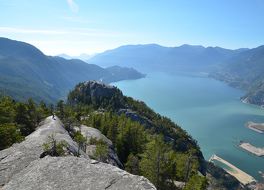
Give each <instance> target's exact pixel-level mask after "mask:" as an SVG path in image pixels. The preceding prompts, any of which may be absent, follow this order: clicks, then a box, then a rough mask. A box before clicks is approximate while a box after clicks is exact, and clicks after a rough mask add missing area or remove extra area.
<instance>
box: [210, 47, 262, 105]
mask: <svg viewBox="0 0 264 190" xmlns="http://www.w3.org/2000/svg"><path fill="white" fill-rule="evenodd" d="M211 76H212V77H214V78H216V79H218V80H222V81H225V82H227V83H228V84H229V85H231V86H233V87H236V88H240V89H243V90H245V91H246V95H245V96H244V97H242V100H243V101H245V102H247V103H251V104H256V105H264V46H260V47H257V48H254V49H250V50H248V51H245V52H243V53H239V54H238V55H236V56H234V57H232V58H231V59H229V60H228V61H227V62H225V63H223V64H221V65H219V66H218V68H217V69H215V70H214V72H212V73H211Z"/></svg>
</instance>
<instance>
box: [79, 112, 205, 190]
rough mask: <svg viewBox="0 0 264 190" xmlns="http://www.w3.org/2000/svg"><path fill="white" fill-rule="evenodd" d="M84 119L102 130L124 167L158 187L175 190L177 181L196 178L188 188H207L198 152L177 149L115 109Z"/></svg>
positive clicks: (188, 181)
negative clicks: (196, 153)
mask: <svg viewBox="0 0 264 190" xmlns="http://www.w3.org/2000/svg"><path fill="white" fill-rule="evenodd" d="M82 122H83V123H84V124H86V125H88V126H92V127H95V128H97V129H99V130H100V131H101V132H102V133H103V134H104V135H106V136H107V137H108V138H109V139H110V140H111V141H112V142H113V144H114V146H115V148H116V152H117V155H118V157H119V159H120V161H121V162H122V163H123V164H124V166H125V170H127V171H128V172H130V173H132V174H135V175H143V176H145V177H147V178H148V179H149V180H150V181H151V182H152V183H153V184H154V185H155V186H156V187H157V188H158V189H161V190H162V189H175V184H174V181H184V182H187V184H188V183H193V182H192V181H193V180H195V181H196V182H195V185H194V184H193V185H188V186H187V185H186V189H190V187H191V189H192V188H194V187H196V188H194V189H204V188H203V187H206V179H205V177H202V176H200V175H198V168H199V161H198V158H197V156H196V155H195V152H192V151H187V152H184V151H177V150H175V149H174V148H173V143H166V141H165V140H164V135H163V134H157V133H152V131H151V130H149V129H146V128H145V127H144V126H143V125H141V124H139V123H138V122H136V121H132V120H131V119H129V118H127V117H126V116H125V115H124V114H122V115H117V114H116V113H114V112H112V111H104V112H91V113H89V117H87V118H85V119H84V120H82ZM190 150H191V149H190Z"/></svg>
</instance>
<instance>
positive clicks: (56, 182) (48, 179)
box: [3, 156, 156, 190]
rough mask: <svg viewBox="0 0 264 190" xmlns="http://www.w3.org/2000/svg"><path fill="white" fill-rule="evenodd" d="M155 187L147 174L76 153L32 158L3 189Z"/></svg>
mask: <svg viewBox="0 0 264 190" xmlns="http://www.w3.org/2000/svg"><path fill="white" fill-rule="evenodd" d="M14 189H23V190H43V189H52V190H61V189H64V190H72V189H78V190H87V189H91V190H102V189H110V190H111V189H112V190H130V189H131V190H132V189H133V190H136V189H137V190H155V189H156V188H155V187H154V186H153V185H152V184H151V183H150V182H149V181H148V180H147V179H146V178H144V177H141V176H135V175H132V174H129V173H127V172H126V171H124V170H121V169H119V168H117V167H114V166H111V165H109V164H105V163H101V162H94V161H92V160H87V159H85V158H78V157H73V156H67V157H49V156H46V157H45V158H43V159H39V160H36V161H34V162H32V163H31V164H30V165H29V166H28V167H27V168H25V169H24V170H23V171H21V172H20V173H18V174H17V175H15V176H14V177H13V178H12V179H11V181H10V182H9V183H8V184H6V185H5V186H4V187H3V190H14Z"/></svg>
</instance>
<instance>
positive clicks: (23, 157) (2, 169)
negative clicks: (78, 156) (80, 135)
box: [0, 117, 88, 186]
mask: <svg viewBox="0 0 264 190" xmlns="http://www.w3.org/2000/svg"><path fill="white" fill-rule="evenodd" d="M51 135H53V136H54V138H55V139H56V141H58V142H59V141H62V140H63V141H64V142H66V143H67V147H68V150H67V152H68V154H70V155H71V154H75V153H76V152H77V150H78V148H77V144H76V143H75V142H74V141H73V140H72V139H71V137H70V136H69V134H68V132H67V131H66V130H65V129H64V128H63V124H62V123H61V121H60V120H59V118H57V117H56V118H55V119H52V117H48V118H46V119H45V120H44V121H43V122H42V123H41V126H40V127H39V128H37V130H36V131H35V132H33V133H32V134H30V135H29V136H27V137H26V139H25V140H24V141H23V142H21V143H19V144H14V145H13V146H12V147H10V148H8V149H5V150H2V151H0V186H1V185H4V184H6V183H7V182H8V181H9V180H10V178H11V177H12V176H13V175H14V174H16V173H18V172H20V171H21V170H23V169H24V168H25V167H27V166H28V165H29V164H30V163H31V162H32V161H34V160H37V159H39V157H40V155H41V154H42V153H43V152H44V150H43V144H44V143H46V142H47V141H48V140H49V137H50V136H51ZM83 156H84V157H85V156H86V155H85V154H83ZM86 157H87V158H88V156H86Z"/></svg>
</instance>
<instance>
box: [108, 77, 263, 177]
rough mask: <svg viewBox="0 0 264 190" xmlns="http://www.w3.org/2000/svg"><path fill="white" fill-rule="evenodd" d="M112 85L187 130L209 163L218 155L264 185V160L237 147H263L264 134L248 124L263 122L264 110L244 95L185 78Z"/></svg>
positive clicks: (201, 79)
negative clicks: (246, 144)
mask: <svg viewBox="0 0 264 190" xmlns="http://www.w3.org/2000/svg"><path fill="white" fill-rule="evenodd" d="M113 85H115V86H117V87H118V88H120V89H121V90H122V91H123V93H124V94H125V95H128V96H131V97H133V98H135V99H139V100H142V101H144V102H146V103H147V105H148V106H150V107H151V108H152V109H154V110H155V111H156V112H159V113H160V114H162V115H165V116H167V117H169V118H171V119H172V120H173V121H174V122H176V123H177V124H178V125H180V126H181V127H182V128H184V129H185V130H186V131H187V132H188V133H189V134H191V135H192V136H193V137H194V138H195V139H196V140H197V141H198V143H199V145H200V147H201V149H202V152H203V154H204V156H205V158H206V159H209V158H210V157H211V155H212V154H217V155H219V156H220V157H222V158H224V159H225V160H227V161H229V162H230V163H232V164H234V165H235V166H237V167H238V168H240V169H242V170H243V171H245V172H247V173H249V174H250V175H252V176H253V177H255V178H256V179H257V180H262V178H261V176H260V174H259V173H258V172H259V171H262V172H264V157H262V158H261V157H256V156H254V155H251V154H248V153H247V152H245V151H243V150H241V149H239V148H237V147H236V145H237V144H238V142H239V140H244V141H248V142H250V143H252V144H254V145H256V146H262V147H263V146H264V135H263V134H259V133H256V132H254V131H252V130H249V129H247V128H246V127H245V123H246V122H248V121H254V122H264V110H263V109H260V108H258V107H256V106H252V105H247V104H243V103H241V101H240V100H239V97H241V96H242V95H243V92H242V91H240V90H237V89H234V88H231V87H229V86H227V85H226V84H225V83H222V82H219V81H216V80H214V79H210V78H206V77H197V76H192V75H186V74H185V75H182V74H179V75H169V74H164V73H151V74H148V75H147V77H146V78H143V79H139V80H132V81H121V82H117V83H113Z"/></svg>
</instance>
